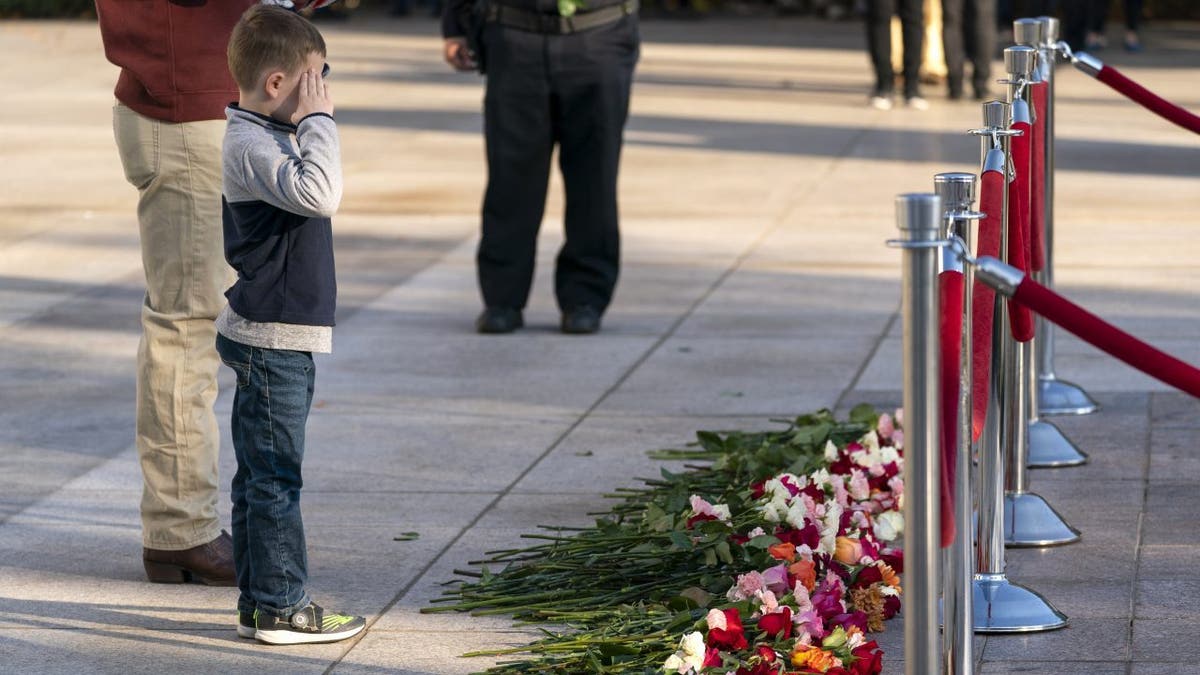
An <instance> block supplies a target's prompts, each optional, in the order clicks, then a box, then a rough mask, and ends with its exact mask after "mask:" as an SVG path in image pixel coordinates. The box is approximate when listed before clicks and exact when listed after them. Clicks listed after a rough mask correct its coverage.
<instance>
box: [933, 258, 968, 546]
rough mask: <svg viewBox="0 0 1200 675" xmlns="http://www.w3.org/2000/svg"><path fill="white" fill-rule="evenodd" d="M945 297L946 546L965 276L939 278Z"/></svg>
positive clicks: (942, 499)
mask: <svg viewBox="0 0 1200 675" xmlns="http://www.w3.org/2000/svg"><path fill="white" fill-rule="evenodd" d="M938 281H939V284H938V291H939V293H940V294H941V298H942V316H941V337H942V373H941V376H942V378H941V379H942V387H941V397H942V429H941V436H942V439H941V440H942V452H941V459H942V480H941V494H940V495H939V499H938V502H939V505H940V506H941V510H942V547H943V548H945V547H946V546H949V545H950V544H952V543H953V542H954V465H955V463H956V461H957V459H958V391H959V386H960V385H961V382H960V381H959V377H958V369H959V358H960V356H961V354H962V330H963V325H962V324H963V275H962V272H956V271H953V270H946V271H945V272H942V273H941V275H940V277H939V279H938Z"/></svg>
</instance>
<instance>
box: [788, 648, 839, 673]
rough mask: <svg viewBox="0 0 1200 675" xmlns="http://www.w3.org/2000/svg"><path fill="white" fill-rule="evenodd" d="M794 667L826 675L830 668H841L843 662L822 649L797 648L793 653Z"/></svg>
mask: <svg viewBox="0 0 1200 675" xmlns="http://www.w3.org/2000/svg"><path fill="white" fill-rule="evenodd" d="M792 665H793V666H796V667H797V668H808V669H810V670H815V671H817V672H818V673H824V672H826V671H828V670H829V669H830V668H840V667H841V666H842V660H841V659H839V658H838V657H836V656H834V655H833V653H831V652H827V651H825V650H824V649H821V648H820V647H811V646H810V647H797V648H796V651H794V652H792Z"/></svg>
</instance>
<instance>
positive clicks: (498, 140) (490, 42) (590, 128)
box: [442, 0, 639, 334]
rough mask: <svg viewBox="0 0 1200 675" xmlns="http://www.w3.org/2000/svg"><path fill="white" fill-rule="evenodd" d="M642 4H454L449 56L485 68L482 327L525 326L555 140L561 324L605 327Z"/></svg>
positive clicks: (446, 30) (447, 33) (446, 31)
mask: <svg viewBox="0 0 1200 675" xmlns="http://www.w3.org/2000/svg"><path fill="white" fill-rule="evenodd" d="M637 10H638V2H637V0H450V1H449V2H448V3H447V4H446V8H445V11H444V13H443V20H442V34H443V36H444V38H445V44H444V47H443V56H444V57H445V59H446V62H447V63H449V64H450V65H451V66H452V67H454V68H455V69H457V70H463V71H467V70H479V71H480V72H483V73H485V74H486V77H487V91H486V94H485V95H484V138H485V141H486V149H487V165H488V183H487V191H486V193H485V195H484V199H483V224H482V228H483V236H482V238H481V240H480V243H479V251H478V255H477V265H478V271H479V286H480V290H481V292H482V294H483V303H484V310H483V313H482V314H480V315H479V318H478V320H477V321H476V324H475V326H476V329H477V330H478V331H479V332H480V333H510V332H512V331H514V330H516V329H517V328H520V327H521V326H522V325H524V319H523V317H522V310H523V309H524V307H525V303H526V301H527V300H528V297H529V289H530V286H531V285H532V282H533V270H534V258H535V254H536V248H537V233H538V228H539V226H540V224H541V221H542V214H543V212H544V211H545V205H546V186H547V184H548V183H549V179H550V159H551V154H552V152H553V150H554V146H555V145H556V144H557V145H558V148H559V168H560V170H561V171H562V176H563V184H564V186H565V188H566V212H565V214H564V218H563V220H564V225H565V230H566V240H565V242H564V243H563V246H562V249H561V250H560V251H559V252H558V259H557V262H556V268H555V275H554V290H555V296H556V298H557V300H558V306H559V309H560V310H561V311H562V322H561V329H562V331H563V332H564V333H576V334H582V333H594V332H596V331H597V330H599V329H600V318H601V316H603V314H604V311H605V309H607V308H608V304H609V302H610V301H611V300H612V295H613V289H614V288H615V286H616V282H617V273H618V268H619V265H620V235H619V233H618V227H617V220H618V216H617V169H618V165H619V163H620V157H621V141H622V135H623V133H624V128H625V120H626V118H627V117H628V113H629V92H630V87H631V85H632V82H633V70H634V66H635V65H636V64H637V60H638V51H639V36H638V23H637Z"/></svg>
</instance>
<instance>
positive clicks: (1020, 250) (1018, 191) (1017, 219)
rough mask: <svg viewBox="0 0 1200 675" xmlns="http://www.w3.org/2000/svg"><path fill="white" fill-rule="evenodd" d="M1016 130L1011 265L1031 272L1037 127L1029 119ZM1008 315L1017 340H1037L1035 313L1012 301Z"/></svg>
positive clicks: (1010, 198)
mask: <svg viewBox="0 0 1200 675" xmlns="http://www.w3.org/2000/svg"><path fill="white" fill-rule="evenodd" d="M1013 129H1016V130H1018V131H1021V132H1023V133H1022V134H1021V135H1020V136H1013V138H1012V160H1013V166H1015V167H1016V177H1015V178H1014V179H1013V181H1012V182H1011V183H1009V184H1008V248H1007V250H1008V264H1010V265H1012V266H1013V267H1016V268H1017V269H1019V270H1021V271H1022V272H1026V273H1028V272H1029V239H1030V236H1029V183H1030V180H1029V166H1030V163H1029V146H1030V143H1031V141H1032V140H1033V138H1032V136H1033V130H1032V129H1030V127H1029V123H1028V122H1017V123H1016V124H1014V125H1013ZM1008 318H1009V321H1010V323H1011V324H1012V336H1013V339H1014V340H1016V341H1018V342H1028V341H1030V340H1032V339H1033V313H1032V312H1030V311H1029V310H1028V309H1026V308H1025V307H1022V306H1020V305H1017V304H1014V303H1011V302H1010V303H1008Z"/></svg>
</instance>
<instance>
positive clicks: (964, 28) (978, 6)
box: [942, 0, 996, 98]
mask: <svg viewBox="0 0 1200 675" xmlns="http://www.w3.org/2000/svg"><path fill="white" fill-rule="evenodd" d="M995 18H996V7H995V4H994V2H993V0H942V50H943V51H944V52H945V54H946V84H947V85H948V88H949V89H950V96H951V98H958V97H960V96H962V94H963V77H964V71H965V64H966V62H967V61H968V60H970V62H971V73H972V76H971V85H972V87H973V88H974V90H975V95H976V98H979V97H981V96H984V95H986V94H987V92H988V89H989V86H990V84H991V78H992V57H993V54H992V52H993V51H995V49H996V22H995Z"/></svg>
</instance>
